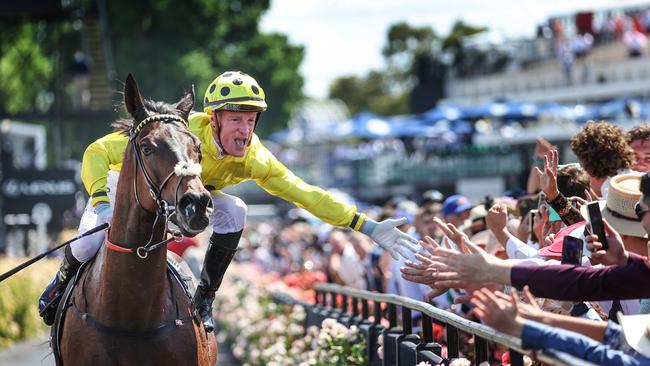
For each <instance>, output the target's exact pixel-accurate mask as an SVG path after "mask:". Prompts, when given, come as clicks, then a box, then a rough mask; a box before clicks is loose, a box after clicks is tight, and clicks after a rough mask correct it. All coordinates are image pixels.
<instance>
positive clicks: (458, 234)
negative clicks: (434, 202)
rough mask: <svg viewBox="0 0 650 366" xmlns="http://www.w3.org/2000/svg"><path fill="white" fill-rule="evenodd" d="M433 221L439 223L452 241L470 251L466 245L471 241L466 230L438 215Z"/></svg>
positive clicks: (467, 251)
mask: <svg viewBox="0 0 650 366" xmlns="http://www.w3.org/2000/svg"><path fill="white" fill-rule="evenodd" d="M433 221H435V222H436V224H438V226H439V227H440V230H441V231H442V233H443V234H445V235H446V236H447V237H448V238H449V239H451V241H453V242H454V244H456V245H457V246H458V248H460V250H462V251H463V252H465V253H469V250H468V249H467V247H466V246H465V243H466V242H469V237H468V236H467V234H465V233H464V232H462V231H460V230H458V228H456V226H454V225H453V224H448V223H446V222H444V221H442V219H440V218H438V217H434V218H433Z"/></svg>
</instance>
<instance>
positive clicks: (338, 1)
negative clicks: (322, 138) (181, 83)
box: [260, 0, 650, 98]
mask: <svg viewBox="0 0 650 366" xmlns="http://www.w3.org/2000/svg"><path fill="white" fill-rule="evenodd" d="M639 4H650V0H646V1H638V0H566V1H554V0H527V1H526V0H488V1H481V0H453V1H451V0H402V1H396V0H272V1H271V8H270V9H269V11H268V12H267V13H266V14H265V15H264V16H263V18H262V21H261V23H260V29H261V30H262V31H263V32H279V33H284V34H286V35H287V36H288V37H289V41H290V42H291V43H293V44H299V45H302V46H304V47H305V58H304V61H303V64H302V66H301V71H302V74H303V76H304V78H305V88H304V92H305V94H306V95H308V96H311V97H315V98H325V97H327V94H328V92H329V85H330V83H331V82H332V81H333V80H334V79H336V78H337V77H340V76H346V75H357V76H363V75H365V74H366V73H367V72H368V71H370V70H373V69H381V68H382V67H383V66H384V60H383V57H382V55H381V49H382V47H383V45H384V40H385V38H386V32H387V31H388V28H389V27H390V25H391V24H394V23H397V22H400V21H405V22H407V23H408V24H410V25H412V26H425V25H428V26H431V27H432V28H433V29H434V30H435V31H436V33H438V34H446V33H447V32H448V31H449V29H450V28H451V26H452V24H453V23H454V22H455V21H456V20H457V19H462V20H463V21H465V22H466V23H469V24H471V25H481V26H486V27H488V28H489V30H490V32H491V34H490V35H491V36H495V37H496V38H502V39H503V38H507V39H512V38H521V37H532V36H534V34H535V29H536V25H537V24H540V23H542V22H544V21H545V20H546V19H548V18H549V17H550V16H558V15H569V14H573V13H575V12H577V11H583V10H593V9H603V8H605V9H609V8H620V7H623V6H629V5H639Z"/></svg>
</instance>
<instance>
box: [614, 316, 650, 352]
mask: <svg viewBox="0 0 650 366" xmlns="http://www.w3.org/2000/svg"><path fill="white" fill-rule="evenodd" d="M617 315H618V322H619V324H620V325H621V328H623V335H624V336H625V341H626V342H627V344H629V345H630V347H632V348H634V350H635V351H637V352H639V353H640V354H641V355H643V356H645V357H650V314H641V315H623V313H618V314H617Z"/></svg>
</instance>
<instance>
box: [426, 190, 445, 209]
mask: <svg viewBox="0 0 650 366" xmlns="http://www.w3.org/2000/svg"><path fill="white" fill-rule="evenodd" d="M444 200H445V196H444V195H443V194H442V193H440V191H438V190H435V189H430V190H428V191H426V192H424V193H422V196H421V199H420V207H427V206H430V205H442V203H443V202H444Z"/></svg>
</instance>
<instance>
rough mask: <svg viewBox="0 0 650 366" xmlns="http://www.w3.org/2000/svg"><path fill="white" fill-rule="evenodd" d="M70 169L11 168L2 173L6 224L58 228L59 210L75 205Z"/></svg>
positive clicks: (73, 182) (75, 185)
mask: <svg viewBox="0 0 650 366" xmlns="http://www.w3.org/2000/svg"><path fill="white" fill-rule="evenodd" d="M74 175H75V171H74V170H63V169H51V170H18V171H16V170H14V171H11V172H9V174H7V175H6V176H5V179H4V181H3V182H2V187H1V189H0V193H1V194H2V198H3V205H2V211H3V212H2V215H3V220H4V223H5V224H6V225H7V226H13V225H43V224H47V226H48V227H49V228H50V229H54V230H57V229H60V228H61V226H62V224H63V213H64V212H65V211H67V210H70V209H73V208H74V207H75V193H77V191H78V190H79V188H80V187H79V186H78V185H77V183H76V182H75V179H74Z"/></svg>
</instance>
